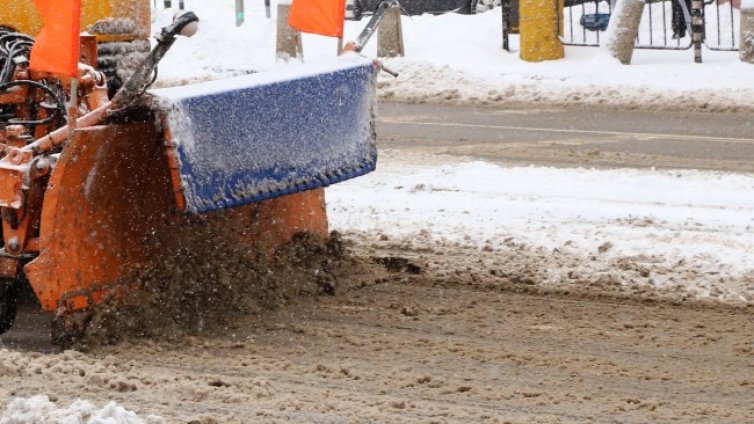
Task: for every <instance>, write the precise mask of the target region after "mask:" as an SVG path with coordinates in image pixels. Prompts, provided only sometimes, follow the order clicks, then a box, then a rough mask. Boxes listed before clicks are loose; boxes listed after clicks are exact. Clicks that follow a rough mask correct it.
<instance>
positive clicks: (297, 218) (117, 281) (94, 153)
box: [25, 123, 328, 311]
mask: <svg viewBox="0 0 754 424" xmlns="http://www.w3.org/2000/svg"><path fill="white" fill-rule="evenodd" d="M166 144H167V145H166ZM169 151H170V146H169V143H166V140H165V139H164V137H163V134H162V133H161V132H159V131H158V130H157V129H156V128H155V126H154V124H153V123H142V124H128V125H107V126H95V127H89V128H85V129H82V130H78V131H76V133H75V135H74V137H73V139H72V140H71V141H70V142H69V143H68V144H66V145H65V148H64V149H63V153H62V154H61V156H60V159H59V161H58V164H57V166H56V167H55V169H54V170H53V172H52V175H51V177H50V181H49V185H48V188H47V192H46V193H45V198H44V205H43V208H42V212H41V220H40V221H41V222H40V228H39V241H38V243H37V242H35V244H38V246H35V247H37V248H38V250H39V256H38V257H37V258H36V259H35V260H34V261H32V262H30V263H29V264H27V265H26V267H25V271H26V275H27V277H28V279H29V282H30V283H31V286H32V288H33V289H34V292H35V293H36V295H37V297H38V298H39V300H40V303H41V304H42V307H43V309H44V310H46V311H54V310H57V309H58V308H59V307H61V306H62V307H64V308H65V309H67V310H69V311H70V310H78V309H82V308H86V307H88V306H90V305H91V304H93V303H94V304H96V303H97V302H99V301H101V300H102V298H103V297H104V295H105V294H107V293H109V292H113V291H115V290H116V289H117V288H118V287H120V288H121V290H118V291H117V292H118V293H123V295H127V293H128V291H129V288H127V287H125V288H124V286H123V283H124V282H126V281H128V280H129V277H130V276H133V275H135V274H137V273H138V272H139V271H141V270H143V269H146V268H148V267H151V266H154V265H155V262H156V261H157V260H158V258H159V257H160V255H161V254H165V252H162V251H160V247H159V245H158V244H157V243H156V242H155V240H157V239H160V238H161V237H162V236H164V235H166V233H165V232H166V231H174V230H175V228H176V225H177V226H181V227H185V226H189V227H191V226H207V225H209V226H211V227H212V233H214V234H217V235H218V237H224V238H225V239H227V240H229V241H230V244H231V245H236V246H239V247H241V248H243V247H246V248H248V250H249V251H250V252H264V253H271V252H272V251H274V249H275V248H276V247H278V246H280V245H281V244H283V243H286V242H288V241H289V240H290V239H291V237H292V236H293V235H294V234H295V233H297V232H299V231H309V232H313V233H316V234H318V235H320V236H323V237H326V236H327V233H328V228H327V215H326V211H325V200H324V190H322V189H317V190H311V191H307V192H302V193H296V194H292V195H288V196H284V197H281V198H277V199H273V200H269V201H266V202H260V203H256V204H252V205H247V206H242V207H238V208H233V209H229V210H225V211H221V212H215V213H211V214H207V215H203V216H201V217H191V216H185V215H182V214H177V213H176V209H177V208H176V206H177V205H176V193H175V186H174V184H175V183H174V181H172V179H171V170H170V166H169V165H168V164H169V156H168V154H167V152H169Z"/></svg>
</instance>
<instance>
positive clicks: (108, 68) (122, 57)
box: [97, 40, 150, 97]
mask: <svg viewBox="0 0 754 424" xmlns="http://www.w3.org/2000/svg"><path fill="white" fill-rule="evenodd" d="M149 47H150V46H149V40H135V41H131V42H113V43H101V44H99V45H98V46H97V69H98V70H99V71H101V72H102V73H103V74H105V76H106V77H107V91H108V94H109V95H110V97H112V96H113V95H114V94H115V92H117V91H118V90H119V89H120V88H121V87H122V86H123V83H125V82H126V81H128V78H130V77H131V75H132V74H133V73H134V71H136V69H137V68H138V67H139V65H141V62H142V61H143V60H144V58H146V57H147V54H149Z"/></svg>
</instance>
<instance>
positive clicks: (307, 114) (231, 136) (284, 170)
mask: <svg viewBox="0 0 754 424" xmlns="http://www.w3.org/2000/svg"><path fill="white" fill-rule="evenodd" d="M374 73H375V70H374V67H373V66H372V63H371V61H369V60H366V59H356V58H354V57H348V58H343V59H340V60H336V61H333V62H330V63H328V64H319V65H315V66H299V67H291V68H287V69H285V70H281V71H279V72H277V73H275V74H274V75H271V73H268V74H255V75H250V76H246V77H241V78H234V79H230V80H225V81H218V82H211V83H205V84H198V85H195V86H189V87H181V88H176V89H166V90H158V91H157V92H156V94H157V95H158V96H159V97H160V98H161V100H160V101H159V104H160V105H161V108H162V109H163V110H165V111H167V112H168V125H169V127H170V130H171V133H172V135H173V140H174V142H175V143H176V145H177V151H178V160H179V162H180V174H181V179H182V183H183V189H184V196H185V197H186V201H187V205H188V210H189V211H190V212H194V213H196V212H205V211H210V210H216V209H222V208H225V207H230V206H235V205H242V204H246V203H251V202H256V201H261V200H266V199H270V198H274V197H278V196H282V195H285V194H290V193H294V192H297V191H303V190H309V189H313V188H317V187H324V186H327V185H329V184H333V183H336V182H339V181H343V180H345V179H349V178H352V177H355V176H358V175H362V174H365V173H367V172H370V171H371V170H373V169H374V166H375V162H376V155H377V152H376V146H375V139H376V135H375V132H374V105H375V93H374V90H375V89H374Z"/></svg>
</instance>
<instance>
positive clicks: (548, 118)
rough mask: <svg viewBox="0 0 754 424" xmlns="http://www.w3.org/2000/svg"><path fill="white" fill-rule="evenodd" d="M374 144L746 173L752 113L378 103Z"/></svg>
mask: <svg viewBox="0 0 754 424" xmlns="http://www.w3.org/2000/svg"><path fill="white" fill-rule="evenodd" d="M377 133H378V134H379V137H380V146H382V147H384V148H391V149H392V148H395V149H402V150H408V151H416V152H430V153H444V154H450V155H458V156H472V157H477V158H482V159H486V160H490V161H494V162H503V163H517V164H521V163H524V164H532V163H534V164H548V165H556V166H584V167H638V168H648V167H657V168H694V169H716V170H734V171H744V172H752V171H754V117H750V116H748V115H746V114H735V113H691V112H661V113H660V112H657V111H648V112H642V111H616V110H609V109H606V110H595V109H587V108H584V109H573V110H571V109H557V108H555V109H521V108H517V109H516V108H508V109H495V108H479V107H473V106H444V105H421V104H420V105H409V104H399V103H381V104H380V106H379V119H378V126H377Z"/></svg>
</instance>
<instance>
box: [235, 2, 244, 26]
mask: <svg viewBox="0 0 754 424" xmlns="http://www.w3.org/2000/svg"><path fill="white" fill-rule="evenodd" d="M245 20H246V14H245V12H244V10H243V0H236V26H237V27H240V26H241V25H243V22H244V21H245Z"/></svg>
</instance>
